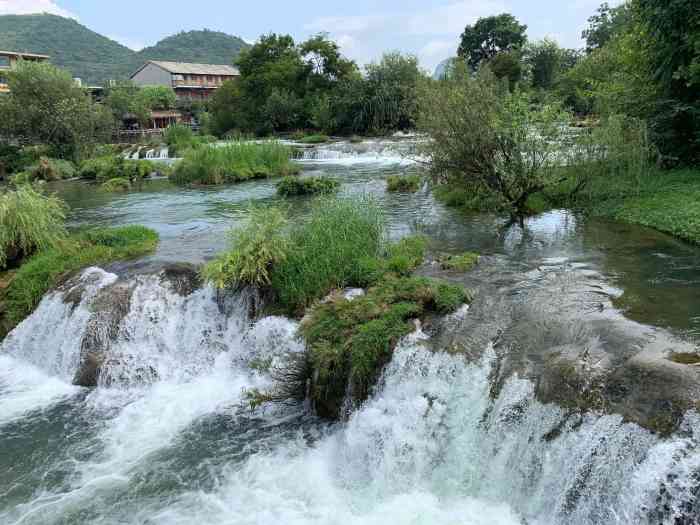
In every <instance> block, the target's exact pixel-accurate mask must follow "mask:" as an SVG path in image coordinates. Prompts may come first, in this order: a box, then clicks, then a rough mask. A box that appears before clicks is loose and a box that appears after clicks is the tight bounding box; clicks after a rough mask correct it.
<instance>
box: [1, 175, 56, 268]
mask: <svg viewBox="0 0 700 525" xmlns="http://www.w3.org/2000/svg"><path fill="white" fill-rule="evenodd" d="M64 220H65V205H64V203H63V202H62V201H61V200H59V199H57V198H55V197H49V196H45V195H42V194H41V193H39V192H37V191H36V190H34V189H33V188H32V187H31V186H29V185H22V186H20V187H18V188H17V189H16V190H14V191H5V192H3V193H0V269H2V268H6V267H7V266H8V265H12V264H16V263H17V262H19V261H20V260H21V259H22V258H24V257H27V256H29V255H31V254H33V253H34V252H36V251H38V250H47V249H50V248H53V247H55V246H56V245H57V244H58V243H59V242H60V241H61V240H62V239H64V238H65V236H66V230H65V227H64Z"/></svg>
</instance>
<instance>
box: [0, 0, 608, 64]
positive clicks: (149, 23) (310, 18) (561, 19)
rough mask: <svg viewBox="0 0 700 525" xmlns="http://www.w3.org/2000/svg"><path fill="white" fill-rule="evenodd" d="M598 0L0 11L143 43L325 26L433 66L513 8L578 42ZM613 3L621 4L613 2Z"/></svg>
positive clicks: (62, 4) (135, 1)
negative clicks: (188, 33)
mask: <svg viewBox="0 0 700 525" xmlns="http://www.w3.org/2000/svg"><path fill="white" fill-rule="evenodd" d="M601 1H602V0H569V1H566V0H462V1H459V0H434V1H427V0H374V1H371V0H297V1H290V0H287V1H285V0H277V1H269V0H268V1H265V0H258V1H255V0H229V1H225V0H187V1H181V0H118V1H111V0H0V14H8V13H34V12H42V11H47V12H53V13H56V14H61V15H64V16H73V17H74V18H76V19H78V21H80V22H81V23H82V24H84V25H86V26H87V27H89V28H90V29H92V30H93V31H97V32H98V33H102V34H104V35H106V36H108V37H110V38H112V39H114V40H117V41H119V42H121V43H123V44H125V45H127V46H129V47H131V48H134V49H140V48H142V47H144V46H147V45H151V44H154V43H155V42H157V41H158V40H159V39H160V38H162V37H164V36H167V35H170V34H173V33H176V32H178V31H181V30H189V29H202V28H208V29H215V30H220V31H224V32H226V33H231V34H234V35H239V36H240V37H242V38H244V39H245V40H248V41H253V40H255V39H257V38H258V36H260V35H261V34H263V33H268V32H277V33H289V34H291V35H293V36H294V37H295V38H297V39H301V38H304V37H306V36H308V35H310V34H313V33H317V32H321V31H324V32H328V33H330V34H331V36H332V37H334V38H335V39H336V40H337V41H338V42H339V43H340V44H341V46H342V49H343V51H344V53H345V54H346V55H348V56H350V57H351V58H353V59H355V60H357V61H358V62H359V63H366V62H369V61H372V60H375V59H377V58H378V57H380V56H381V54H382V52H383V51H387V50H399V51H403V52H409V53H413V54H416V55H418V57H419V58H420V61H421V65H422V66H423V67H424V68H426V69H428V70H431V71H432V69H433V68H434V67H435V65H436V64H437V63H439V62H440V61H441V60H442V59H444V58H446V57H448V56H451V55H453V54H454V52H455V50H456V48H457V45H458V39H459V35H460V34H461V32H462V30H463V29H464V26H465V25H466V24H470V23H473V22H474V21H475V20H476V19H477V18H478V17H480V16H488V15H492V14H498V13H502V12H510V13H513V14H514V15H515V16H516V17H517V18H518V19H520V21H521V22H523V23H525V24H527V26H528V35H529V37H530V38H531V39H540V38H543V37H545V36H548V37H550V38H554V39H555V40H557V41H559V43H560V44H561V45H564V46H567V47H580V46H581V40H580V35H581V31H582V30H583V29H584V27H585V26H586V19H587V18H588V17H589V16H590V15H591V14H592V13H593V12H594V11H595V9H596V8H597V7H598V5H599V4H600V3H601ZM610 3H611V4H617V3H619V1H618V2H616V1H612V2H610Z"/></svg>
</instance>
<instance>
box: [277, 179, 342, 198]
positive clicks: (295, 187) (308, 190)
mask: <svg viewBox="0 0 700 525" xmlns="http://www.w3.org/2000/svg"><path fill="white" fill-rule="evenodd" d="M339 187H340V183H339V182H338V181H337V180H334V179H330V178H328V177H303V178H301V177H284V178H283V179H282V180H281V181H279V182H278V183H277V193H278V194H279V195H281V196H283V197H293V196H298V195H327V194H330V193H334V192H336V191H338V188H339Z"/></svg>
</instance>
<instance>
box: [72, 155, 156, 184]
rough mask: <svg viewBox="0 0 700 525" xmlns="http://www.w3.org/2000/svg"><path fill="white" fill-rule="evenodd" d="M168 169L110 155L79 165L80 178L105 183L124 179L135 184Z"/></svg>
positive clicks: (144, 161)
mask: <svg viewBox="0 0 700 525" xmlns="http://www.w3.org/2000/svg"><path fill="white" fill-rule="evenodd" d="M167 169H168V167H167V166H165V165H163V164H160V163H155V162H151V161H150V160H130V159H125V158H123V157H121V156H117V155H110V156H107V157H98V158H94V159H89V160H86V161H84V162H82V163H81V165H80V171H79V174H80V177H81V178H83V179H88V180H96V181H98V182H106V181H109V180H112V179H117V178H119V179H126V180H128V181H130V182H132V183H133V182H135V181H139V180H141V179H143V178H144V177H147V176H148V175H150V174H151V173H155V172H160V173H163V172H164V171H165V170H167Z"/></svg>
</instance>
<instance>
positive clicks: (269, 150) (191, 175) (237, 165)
mask: <svg viewBox="0 0 700 525" xmlns="http://www.w3.org/2000/svg"><path fill="white" fill-rule="evenodd" d="M291 154H292V150H291V148H289V147H288V146H285V145H283V144H280V143H279V142H261V143H260V142H233V143H230V144H228V145H226V146H221V147H214V146H205V147H201V148H195V149H190V150H188V151H187V152H185V155H184V157H183V158H182V160H180V161H178V163H177V164H175V167H174V168H173V172H172V174H171V175H170V180H171V181H173V182H174V183H176V184H183V185H184V184H194V185H214V184H226V183H232V182H242V181H246V180H251V179H259V178H265V177H283V176H286V175H293V174H295V173H298V172H299V171H300V168H299V166H298V165H297V164H296V163H294V162H292V160H291Z"/></svg>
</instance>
